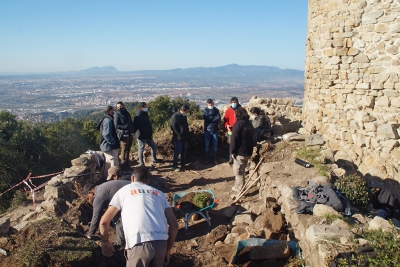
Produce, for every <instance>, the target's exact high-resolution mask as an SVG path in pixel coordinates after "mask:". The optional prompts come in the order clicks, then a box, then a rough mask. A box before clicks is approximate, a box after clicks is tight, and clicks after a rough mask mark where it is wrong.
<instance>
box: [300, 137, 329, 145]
mask: <svg viewBox="0 0 400 267" xmlns="http://www.w3.org/2000/svg"><path fill="white" fill-rule="evenodd" d="M323 144H325V140H324V138H323V137H322V135H319V134H313V135H310V136H308V137H306V140H305V145H306V146H315V145H323Z"/></svg>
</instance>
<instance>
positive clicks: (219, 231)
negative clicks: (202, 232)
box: [206, 225, 228, 244]
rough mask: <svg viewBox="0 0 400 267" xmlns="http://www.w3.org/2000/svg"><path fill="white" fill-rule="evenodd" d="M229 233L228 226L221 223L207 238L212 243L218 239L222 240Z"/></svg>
mask: <svg viewBox="0 0 400 267" xmlns="http://www.w3.org/2000/svg"><path fill="white" fill-rule="evenodd" d="M227 235H228V227H227V226H226V225H219V226H217V227H216V228H214V229H213V230H212V231H211V232H210V233H208V234H207V236H206V239H207V242H208V243H210V244H215V242H217V241H222V240H224V239H225V237H226V236H227Z"/></svg>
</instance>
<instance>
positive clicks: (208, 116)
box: [203, 99, 221, 164]
mask: <svg viewBox="0 0 400 267" xmlns="http://www.w3.org/2000/svg"><path fill="white" fill-rule="evenodd" d="M203 120H204V143H205V153H206V160H205V162H204V163H205V164H208V163H209V162H210V143H211V142H212V156H211V162H212V163H214V164H217V161H216V156H217V146H218V123H219V122H220V121H221V114H220V113H219V110H218V109H217V108H216V107H214V101H213V100H212V99H207V107H206V108H205V109H204V110H203Z"/></svg>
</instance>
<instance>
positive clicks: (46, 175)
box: [31, 171, 64, 179]
mask: <svg viewBox="0 0 400 267" xmlns="http://www.w3.org/2000/svg"><path fill="white" fill-rule="evenodd" d="M63 172H64V171H60V172H55V173H51V174H45V175H39V176H34V177H31V179H37V178H44V177H49V176H53V175H57V174H61V173H63Z"/></svg>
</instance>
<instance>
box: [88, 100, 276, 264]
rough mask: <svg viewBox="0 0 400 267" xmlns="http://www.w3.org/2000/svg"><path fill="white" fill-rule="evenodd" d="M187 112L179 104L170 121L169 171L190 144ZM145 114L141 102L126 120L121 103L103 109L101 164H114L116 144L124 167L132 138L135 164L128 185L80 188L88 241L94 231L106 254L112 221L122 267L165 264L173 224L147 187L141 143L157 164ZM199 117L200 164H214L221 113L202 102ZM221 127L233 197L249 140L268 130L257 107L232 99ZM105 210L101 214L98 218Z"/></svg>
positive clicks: (161, 198)
mask: <svg viewBox="0 0 400 267" xmlns="http://www.w3.org/2000/svg"><path fill="white" fill-rule="evenodd" d="M189 109H190V108H189V106H188V105H182V106H181V107H180V109H179V111H177V112H176V113H175V114H174V115H173V116H172V117H171V120H170V127H171V130H172V132H173V136H172V141H173V144H174V158H173V165H172V166H173V169H174V170H175V171H180V170H182V169H184V168H185V163H186V150H187V147H188V142H189V141H190V139H189V138H190V136H189V125H188V121H187V114H188V113H189ZM147 111H148V108H147V104H146V103H145V102H142V103H140V105H139V109H138V111H137V113H136V116H135V118H134V120H133V122H132V119H131V117H130V115H129V112H127V111H126V109H125V108H124V105H123V103H122V102H118V103H117V111H116V112H115V110H114V109H113V107H111V106H108V107H107V108H106V110H105V115H104V116H103V118H102V120H101V121H100V122H99V126H98V127H99V128H100V132H101V140H100V147H101V149H102V151H103V152H104V154H105V155H106V158H107V162H109V163H110V164H111V168H115V167H116V166H118V158H117V153H116V149H118V147H119V146H120V147H121V155H120V160H121V165H123V166H125V167H127V168H130V166H129V165H127V162H128V161H129V150H130V147H131V145H132V141H133V135H135V137H136V138H137V139H138V144H139V163H140V166H138V167H135V168H133V170H132V175H131V181H124V180H118V177H112V179H110V181H108V182H106V183H103V184H101V185H97V186H96V185H93V184H87V185H86V186H85V187H84V188H83V195H84V196H85V198H86V199H87V201H88V202H90V203H92V204H93V216H92V221H91V225H90V229H89V233H88V238H91V237H92V235H94V233H95V232H96V230H97V228H100V237H101V240H102V250H103V254H104V255H106V256H112V255H113V252H114V246H113V244H112V243H111V242H110V241H109V227H110V223H111V222H112V223H113V224H114V225H115V227H116V232H117V239H116V245H124V244H125V249H126V250H127V252H126V259H127V266H160V267H161V266H165V265H166V264H168V262H169V254H170V250H171V247H172V245H173V243H174V241H175V238H176V235H177V231H178V225H177V221H176V218H175V215H174V213H173V211H172V209H171V207H170V205H169V204H168V201H167V199H166V197H165V195H164V193H163V192H161V191H159V190H157V189H155V188H153V187H151V186H149V184H150V182H151V179H152V178H151V177H152V176H151V174H150V171H149V170H148V169H147V168H146V167H145V166H144V161H143V149H144V146H145V144H146V143H147V144H148V145H149V146H150V147H151V149H152V158H153V162H157V159H156V145H155V143H154V141H153V139H152V127H151V123H150V120H149V117H148V114H147ZM114 113H115V114H114ZM250 118H251V120H250ZM203 119H204V141H205V163H207V164H208V163H210V162H212V163H216V154H217V145H218V132H219V123H220V121H221V114H220V112H219V110H218V109H217V108H216V107H215V106H214V102H213V100H212V99H208V100H207V107H206V108H205V109H204V110H203ZM223 123H224V127H225V129H226V131H227V134H228V140H229V143H230V146H229V163H230V164H232V166H233V173H234V175H235V184H234V186H233V188H232V192H233V197H236V196H237V195H238V194H239V192H240V191H241V189H242V187H243V185H244V177H245V167H246V165H247V162H248V160H249V159H250V157H251V155H252V153H253V147H254V144H255V141H258V140H256V139H257V138H258V137H257V129H259V128H260V127H269V128H270V122H269V119H268V117H267V116H265V115H263V114H260V109H259V108H252V109H250V115H249V114H248V112H247V110H246V109H245V108H243V107H241V105H240V104H239V101H238V99H237V98H236V97H232V98H231V106H230V107H229V108H228V109H227V111H226V112H225V115H224V118H223ZM211 147H212V149H210V148H211ZM179 156H180V160H181V162H180V167H179V166H178V160H179ZM105 209H106V211H105V213H104V215H103V216H101V214H102V212H103V210H105ZM100 218H101V219H100Z"/></svg>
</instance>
